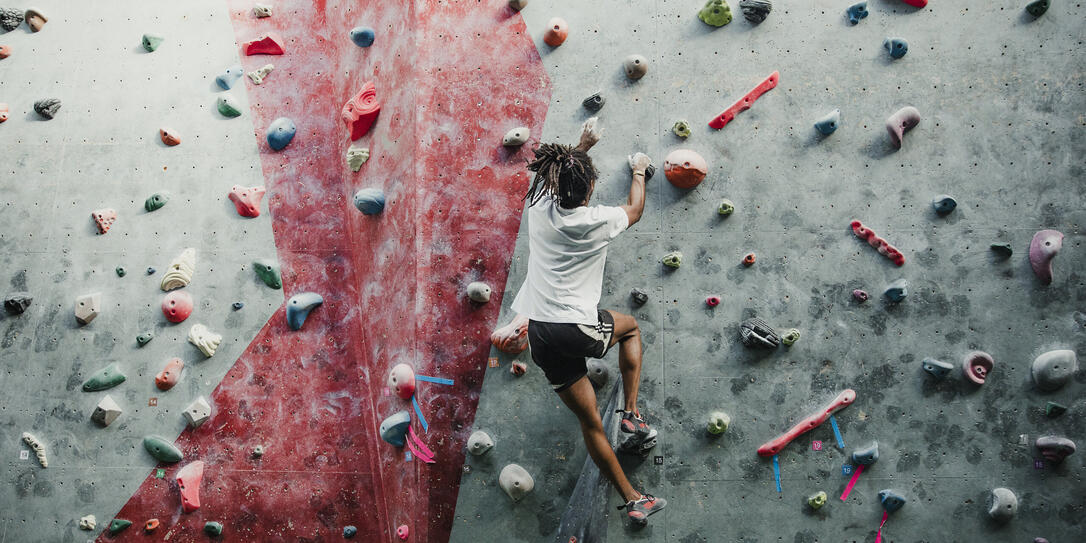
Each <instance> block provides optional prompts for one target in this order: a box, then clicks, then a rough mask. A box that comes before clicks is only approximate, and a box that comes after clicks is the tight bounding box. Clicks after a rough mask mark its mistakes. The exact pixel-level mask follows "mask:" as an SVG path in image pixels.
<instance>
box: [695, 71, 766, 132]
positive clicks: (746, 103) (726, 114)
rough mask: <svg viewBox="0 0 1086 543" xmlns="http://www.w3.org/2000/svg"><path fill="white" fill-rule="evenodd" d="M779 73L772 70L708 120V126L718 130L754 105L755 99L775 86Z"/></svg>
mask: <svg viewBox="0 0 1086 543" xmlns="http://www.w3.org/2000/svg"><path fill="white" fill-rule="evenodd" d="M780 78H781V74H780V73H779V72H773V73H771V74H769V76H768V77H766V78H765V79H763V80H762V82H761V83H758V86H757V87H754V88H753V89H751V90H750V92H748V93H746V94H745V95H743V97H742V98H740V99H738V100H736V101H735V103H734V104H732V105H731V106H729V107H728V109H725V110H724V111H722V112H721V113H720V115H717V116H716V117H713V118H712V120H710V121H709V127H710V128H713V129H716V130H720V129H721V128H724V127H725V126H727V125H728V123H730V122H732V120H733V119H735V116H736V115H739V114H740V113H742V112H744V111H746V110H748V109H750V106H752V105H754V102H755V100H757V99H758V98H760V97H761V96H762V95H763V94H765V93H766V92H768V91H770V90H772V89H773V88H775V87H776V86H777V82H778V81H780Z"/></svg>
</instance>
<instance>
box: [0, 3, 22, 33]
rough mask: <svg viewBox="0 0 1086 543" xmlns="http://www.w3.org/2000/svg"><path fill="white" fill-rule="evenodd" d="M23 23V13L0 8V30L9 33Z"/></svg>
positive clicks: (13, 9) (12, 9)
mask: <svg viewBox="0 0 1086 543" xmlns="http://www.w3.org/2000/svg"><path fill="white" fill-rule="evenodd" d="M22 22H23V12H21V11H19V10H17V9H15V8H0V28H3V29H4V30H6V31H8V32H11V31H12V30H15V29H16V28H19V25H20V24H22Z"/></svg>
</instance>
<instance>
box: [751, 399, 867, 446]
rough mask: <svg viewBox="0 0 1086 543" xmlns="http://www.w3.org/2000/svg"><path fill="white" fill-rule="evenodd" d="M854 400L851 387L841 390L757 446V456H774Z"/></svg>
mask: <svg viewBox="0 0 1086 543" xmlns="http://www.w3.org/2000/svg"><path fill="white" fill-rule="evenodd" d="M855 401H856V391H855V390H852V389H851V388H846V389H845V390H842V391H841V393H840V394H838V395H837V396H836V397H835V398H834V399H833V400H831V401H830V402H829V403H828V404H826V405H825V406H823V407H822V409H821V410H819V411H816V412H814V413H812V414H810V415H808V416H807V418H805V419H803V420H801V421H799V422H797V423H796V424H794V425H793V426H792V427H791V428H789V429H788V431H787V432H784V433H783V434H781V435H779V436H777V437H775V438H773V439H772V440H770V441H767V442H766V443H763V444H762V446H761V447H758V456H761V457H767V456H774V455H776V454H777V453H779V452H781V449H784V447H785V446H787V445H788V444H789V443H791V442H792V440H794V439H796V438H797V437H799V436H801V435H803V434H805V433H807V432H809V431H810V430H812V429H814V428H817V427H818V426H819V425H821V424H822V423H823V422H826V419H828V418H830V416H831V415H833V414H834V413H836V412H838V411H840V410H842V409H844V408H846V407H848V406H850V405H852V402H855Z"/></svg>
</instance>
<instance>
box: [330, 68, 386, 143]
mask: <svg viewBox="0 0 1086 543" xmlns="http://www.w3.org/2000/svg"><path fill="white" fill-rule="evenodd" d="M380 114H381V104H380V103H379V102H378V101H377V86H376V85H374V83H373V81H367V82H366V83H365V84H364V85H362V88H361V89H360V90H359V91H358V94H355V95H354V96H353V97H352V98H351V99H350V100H347V103H346V104H343V110H342V111H341V112H340V116H341V117H343V123H344V124H346V125H347V130H349V131H350V132H351V141H354V140H357V139H358V138H361V137H362V136H365V135H366V133H367V132H369V131H370V127H372V126H373V123H374V122H376V121H377V116H378V115H380Z"/></svg>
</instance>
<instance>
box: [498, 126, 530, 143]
mask: <svg viewBox="0 0 1086 543" xmlns="http://www.w3.org/2000/svg"><path fill="white" fill-rule="evenodd" d="M529 137H531V130H529V129H528V127H527V126H518V127H516V128H510V129H509V131H508V132H506V133H505V135H504V136H502V145H504V146H506V147H519V146H521V145H524V143H525V142H527V141H528V138H529Z"/></svg>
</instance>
